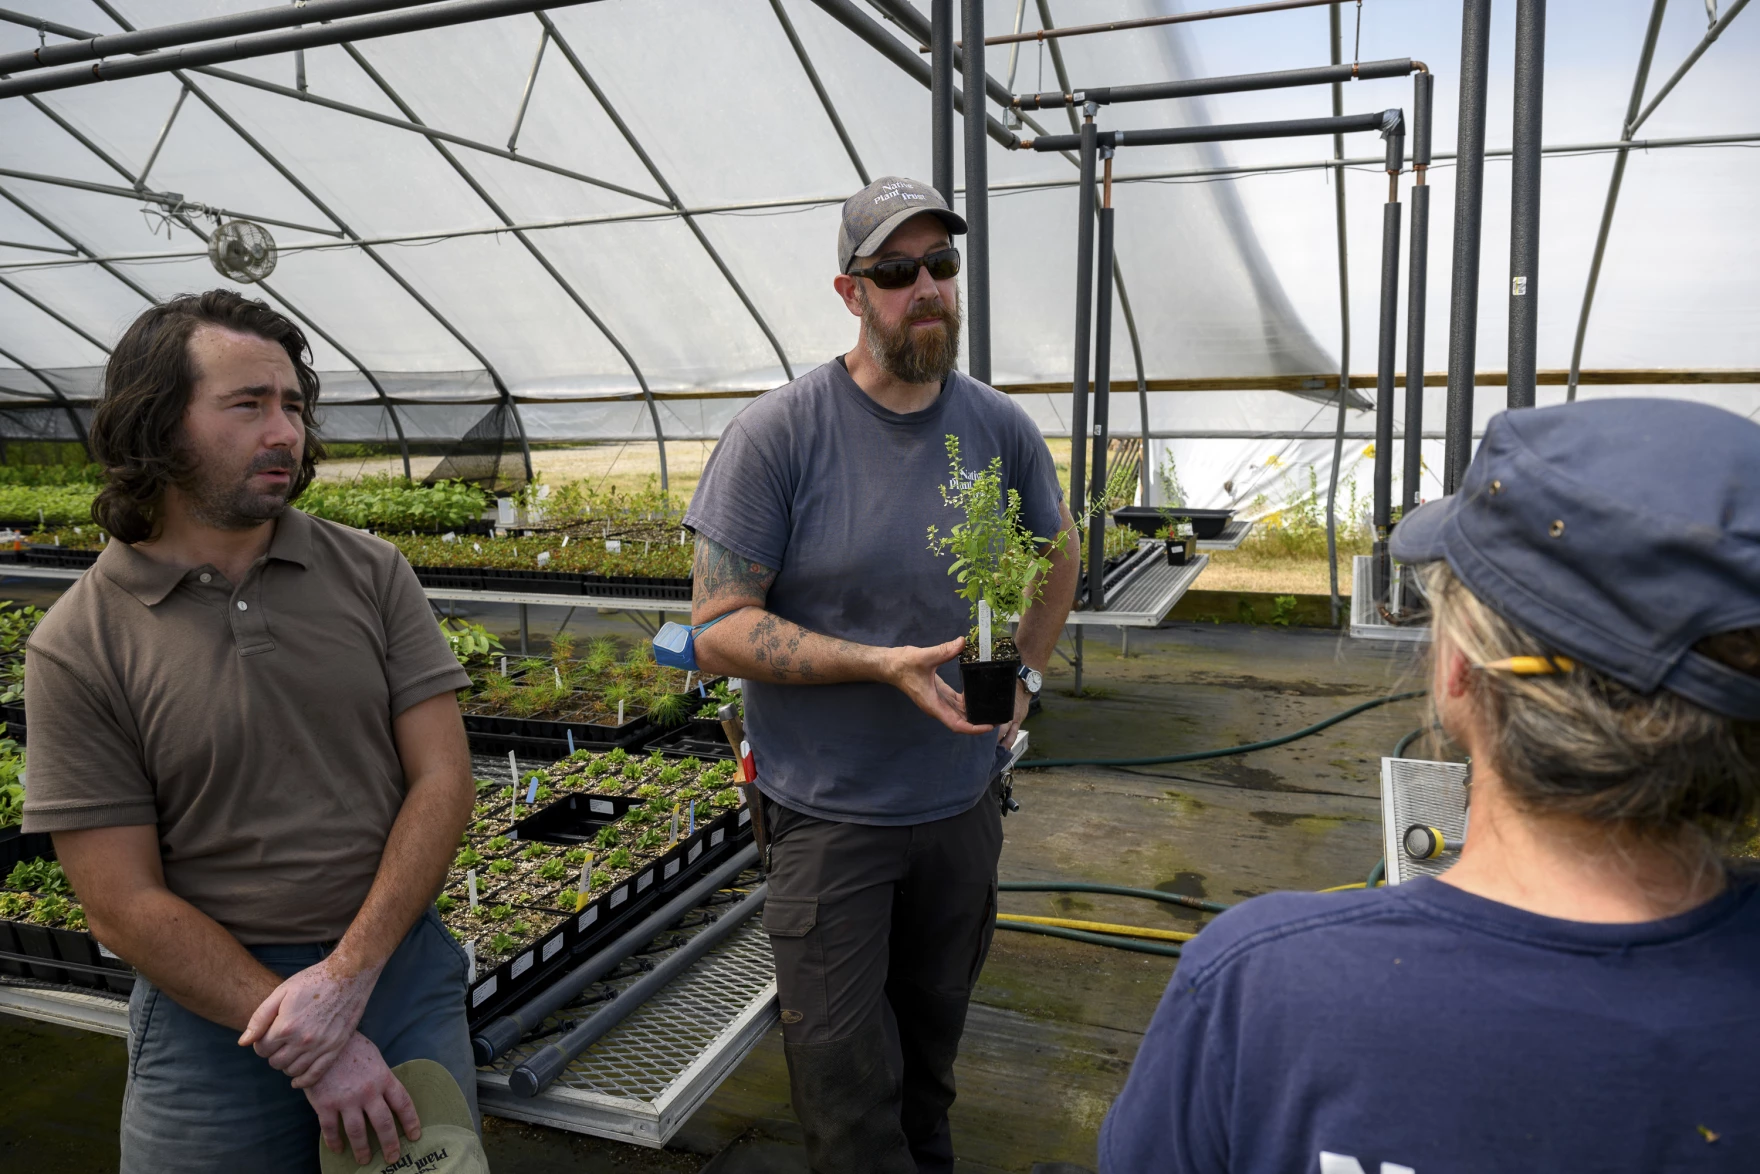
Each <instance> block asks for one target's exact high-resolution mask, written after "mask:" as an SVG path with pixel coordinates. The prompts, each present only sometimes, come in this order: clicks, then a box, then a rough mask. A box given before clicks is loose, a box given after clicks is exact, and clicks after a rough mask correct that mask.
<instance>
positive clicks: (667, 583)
mask: <svg viewBox="0 0 1760 1174" xmlns="http://www.w3.org/2000/svg"><path fill="white" fill-rule="evenodd" d="M582 583H583V594H586V595H615V596H620V597H622V598H624V599H668V600H683V601H686V602H688V601H689V600H690V598H691V580H690V579H688V578H684V579H679V578H666V577H660V576H655V577H652V578H649V577H646V576H641V575H592V574H589V575H586V576H584V577H583V580H582Z"/></svg>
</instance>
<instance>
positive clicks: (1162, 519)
mask: <svg viewBox="0 0 1760 1174" xmlns="http://www.w3.org/2000/svg"><path fill="white" fill-rule="evenodd" d="M1112 518H1113V520H1114V521H1115V522H1117V523H1118V524H1119V525H1121V526H1129V527H1130V528H1131V529H1133V530H1135V531H1136V532H1137V533H1139V534H1141V535H1142V536H1143V537H1145V538H1153V537H1155V534H1156V531H1158V530H1160V529H1161V528H1162V527H1163V526H1165V525H1167V523H1168V520H1169V519H1172V520H1173V521H1176V522H1190V523H1191V524H1192V534H1193V535H1194V536H1196V537H1198V538H1200V539H1206V540H1207V539H1211V538H1216V537H1218V536H1220V535H1221V533H1222V532H1223V531H1224V530H1226V529H1228V524H1229V522H1230V521H1232V520H1233V519H1234V511H1233V510H1198V509H1190V508H1188V507H1186V506H1183V505H1168V506H1155V505H1127V506H1125V507H1124V508H1122V509H1116V510H1113V511H1112Z"/></svg>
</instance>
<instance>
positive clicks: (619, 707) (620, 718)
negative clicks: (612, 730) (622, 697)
mask: <svg viewBox="0 0 1760 1174" xmlns="http://www.w3.org/2000/svg"><path fill="white" fill-rule="evenodd" d="M617 724H618V725H620V726H621V725H622V724H623V702H621V701H619V702H618V703H617Z"/></svg>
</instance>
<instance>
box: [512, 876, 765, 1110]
mask: <svg viewBox="0 0 1760 1174" xmlns="http://www.w3.org/2000/svg"><path fill="white" fill-rule="evenodd" d="M769 891H770V886H769V885H768V884H761V885H759V886H758V887H757V888H755V889H753V890H752V891H751V892H750V893H749V894H747V895H746V896H745V898H744V899H742V900H741V901H740V903H739V904H737V905H735V906H734V907H733V908H731V909H729V910H727V911H726V912H725V913H723V914H722V915H721V916H720V917H719V918H717V919H716V921H715V923H714V924H713V925H710V926H708V927H707V928H705V929H702V930H699V931H698V932H697V934H696V936H694V937H692V938H691V940H690V941H688V942H686V943H685V944H684V945H682V946H680V947H679V948H678V949H676V950H674V951H673V952H672V953H671V954H670V955H669V956H668V957H667V959H666V960H665V961H664V962H662V963H660V965H658V966H656V967H654V969H652V970H650V971H649V972H648V973H647V974H644V975H643V976H642V977H641V978H639V979H637V980H636V981H635V982H633V983H631V984H630V985H629V986H627V987H625V988H624V989H623V990H622V991H620V992H618V995H617V997H616V998H614V999H612V1000H611V1001H610V1002H608V1003H605V1004H604V1005H602V1006H601V1007H600V1008H599V1009H598V1010H597V1011H595V1012H593V1014H592V1016H591V1017H590V1018H588V1019H587V1021H586V1022H584V1023H582V1024H581V1025H580V1026H578V1027H576V1028H575V1029H574V1030H573V1031H570V1032H569V1033H568V1034H567V1035H564V1036H563V1037H562V1038H561V1039H559V1040H557V1041H556V1042H554V1043H549V1044H545V1045H544V1046H543V1047H542V1048H540V1049H539V1050H538V1051H537V1052H534V1053H533V1054H532V1055H531V1056H528V1057H527V1058H526V1060H525V1062H524V1063H523V1064H521V1065H519V1067H517V1068H515V1069H514V1070H513V1071H512V1072H511V1073H510V1074H509V1075H508V1078H507V1084H508V1087H510V1088H511V1089H513V1091H514V1092H516V1093H518V1094H519V1095H520V1096H522V1097H535V1096H537V1095H538V1094H539V1093H541V1092H543V1091H544V1090H545V1089H546V1088H548V1087H550V1084H551V1082H552V1081H554V1080H555V1079H556V1078H557V1077H558V1076H561V1075H562V1071H563V1069H565V1068H567V1067H568V1066H569V1065H570V1064H572V1063H573V1062H574V1058H575V1057H576V1056H578V1055H580V1054H581V1053H582V1052H584V1051H586V1050H587V1049H588V1048H590V1047H592V1046H593V1045H594V1044H595V1043H598V1042H599V1040H600V1039H601V1038H603V1037H604V1036H605V1035H606V1033H607V1032H609V1031H610V1030H611V1029H612V1028H614V1027H616V1026H617V1025H618V1024H619V1023H621V1022H623V1020H624V1019H625V1018H626V1017H627V1016H628V1015H629V1013H630V1012H631V1011H634V1010H635V1009H636V1008H637V1007H640V1006H641V1005H642V1004H643V1003H645V1002H647V1000H648V999H649V998H651V997H652V996H653V995H655V994H656V993H658V992H659V991H660V990H661V989H662V988H663V987H665V986H666V984H667V983H669V982H671V981H672V980H673V979H675V978H677V977H678V976H679V975H681V974H683V973H684V972H685V971H686V970H689V969H690V968H691V967H692V966H694V965H695V964H696V962H697V959H699V958H701V957H702V956H703V955H705V954H707V953H708V952H709V951H710V950H713V949H714V948H715V947H716V946H718V945H720V944H721V943H722V942H723V941H725V940H727V938H728V937H729V936H730V935H731V934H732V933H733V931H734V930H736V929H738V928H739V927H740V926H742V925H744V924H745V923H746V921H747V920H748V919H749V918H751V916H752V915H753V914H754V913H757V912H758V911H759V910H760V909H762V908H763V907H764V898H765V896H766V895H767V894H768V893H769Z"/></svg>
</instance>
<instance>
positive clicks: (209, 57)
mask: <svg viewBox="0 0 1760 1174" xmlns="http://www.w3.org/2000/svg"><path fill="white" fill-rule="evenodd" d="M595 2H596V0H448V2H447V3H442V4H433V5H428V6H425V7H422V8H418V9H415V10H413V11H408V12H394V13H390V14H388V15H385V16H367V17H362V18H361V19H359V20H345V21H338V22H336V23H334V24H324V25H317V26H315V27H314V26H310V25H308V26H307V27H304V28H296V29H284V30H283V31H281V32H274V33H262V34H259V35H257V36H254V37H239V38H237V39H235V40H231V41H221V42H217V43H208V44H201V45H193V46H188V47H184V48H172V49H167V50H165V51H164V52H161V53H150V54H148V55H146V56H144V57H129V58H125V59H123V60H120V61H110V60H102V61H98V62H95V63H94V64H92V65H71V66H68V67H66V68H64V69H43V70H37V71H34V72H31V73H25V74H21V75H19V76H17V77H13V78H10V79H6V80H0V98H11V97H14V96H16V95H19V94H41V93H45V92H47V91H49V90H65V89H69V88H71V87H74V86H88V85H91V84H92V83H93V82H108V81H117V80H120V79H122V78H129V77H146V76H148V75H151V74H158V73H170V72H172V71H173V70H178V69H194V68H196V67H197V66H200V65H218V64H220V63H221V62H223V61H243V60H246V59H249V58H252V57H268V56H271V55H273V54H277V53H290V52H292V51H293V50H295V49H311V48H316V47H317V46H320V45H340V44H342V43H343V42H345V41H365V40H371V39H372V38H374V37H390V36H397V35H399V34H402V33H413V32H421V31H423V30H426V29H437V28H449V27H451V26H453V25H460V24H470V23H474V22H476V21H479V20H493V19H495V18H497V17H502V16H518V15H520V14H522V13H528V12H533V11H536V10H537V9H539V8H567V7H572V6H574V5H578V4H591V3H595ZM275 11H276V12H277V13H278V14H282V13H286V14H290V15H293V16H294V17H295V18H296V19H299V20H303V21H310V20H311V19H312V15H311V12H312V8H311V6H308V7H306V8H302V9H296V10H290V9H277V10H275Z"/></svg>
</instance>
